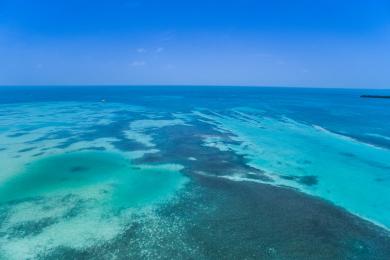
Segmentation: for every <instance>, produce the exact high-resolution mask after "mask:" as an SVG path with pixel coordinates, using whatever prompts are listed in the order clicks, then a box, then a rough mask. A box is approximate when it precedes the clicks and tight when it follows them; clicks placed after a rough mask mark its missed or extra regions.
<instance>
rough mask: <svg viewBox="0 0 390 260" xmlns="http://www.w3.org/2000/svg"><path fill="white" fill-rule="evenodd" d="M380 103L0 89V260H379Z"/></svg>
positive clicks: (385, 171) (386, 164) (326, 97)
mask: <svg viewBox="0 0 390 260" xmlns="http://www.w3.org/2000/svg"><path fill="white" fill-rule="evenodd" d="M364 94H369V95H390V90H368V89H367V90H365V89H321V88H271V87H234V86H231V87H216V86H214V87H213V86H210V87H206V86H203V87H200V86H199V87H198V86H138V87H137V86H79V87H78V86H45V87H40V86H35V87H32V86H29V87H27V86H26V87H24V86H8V87H6V86H5V87H0V166H1V167H0V259H85V258H87V259H89V258H93V259H129V258H130V259H169V258H173V259H389V258H390V232H389V228H390V99H377V98H375V99H373V98H361V97H360V96H361V95H364Z"/></svg>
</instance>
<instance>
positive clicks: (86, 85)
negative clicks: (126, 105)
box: [0, 84, 390, 90]
mask: <svg viewBox="0 0 390 260" xmlns="http://www.w3.org/2000/svg"><path fill="white" fill-rule="evenodd" d="M4 87H201V88H208V87H233V88H289V89H294V88H296V89H350V90H351V89H356V90H390V87H389V88H384V87H383V88H381V87H374V88H368V87H330V86H279V85H278V86H267V85H210V84H199V85H195V84H42V85H38V84H27V85H16V84H10V85H1V84H0V88H4Z"/></svg>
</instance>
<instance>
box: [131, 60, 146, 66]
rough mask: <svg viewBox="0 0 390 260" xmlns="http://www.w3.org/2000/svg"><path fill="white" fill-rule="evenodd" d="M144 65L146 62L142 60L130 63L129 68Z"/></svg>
mask: <svg viewBox="0 0 390 260" xmlns="http://www.w3.org/2000/svg"><path fill="white" fill-rule="evenodd" d="M145 65H146V61H143V60H135V61H133V62H132V63H130V66H132V67H142V66H145Z"/></svg>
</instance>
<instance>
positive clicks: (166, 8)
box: [0, 0, 390, 88]
mask: <svg viewBox="0 0 390 260" xmlns="http://www.w3.org/2000/svg"><path fill="white" fill-rule="evenodd" d="M68 84H69V85H77V84H89V85H90V84H129V85H137V84H145V85H154V84H163V85H169V84H187V85H253V86H305V87H364V88H390V1H388V0H377V1H375V0H373V1H369V0H365V1H360V0H354V1H352V0H344V1H340V0H337V1H336V0H317V1H313V0H311V1H309V0H295V1H292V0H290V1H287V0H272V1H271V0H268V1H262V0H257V1H255V0H241V1H238V0H236V1H228V0H225V1H212V0H208V1H206V0H197V1H190V0H188V1H184V0H181V1H179V0H165V1H162V0H160V1H157V0H154V1H153V0H144V1H141V0H139V1H137V0H111V1H108V0H100V1H99V0H95V1H90V0H89V1H87V0H63V1H59V0H58V1H55V0H41V1H36V0H25V1H22V0H0V85H68Z"/></svg>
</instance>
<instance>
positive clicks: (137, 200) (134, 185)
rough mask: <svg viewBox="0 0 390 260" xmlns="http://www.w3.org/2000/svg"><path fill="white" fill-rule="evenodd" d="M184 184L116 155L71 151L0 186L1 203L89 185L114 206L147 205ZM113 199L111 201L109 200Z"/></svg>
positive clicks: (39, 162) (166, 171) (170, 174)
mask: <svg viewBox="0 0 390 260" xmlns="http://www.w3.org/2000/svg"><path fill="white" fill-rule="evenodd" d="M184 183H185V177H184V176H182V175H181V174H180V173H179V172H177V171H174V170H170V169H164V168H158V167H149V168H141V167H135V166H132V165H131V163H130V161H129V160H128V159H126V158H124V157H122V156H121V155H119V154H115V153H108V152H74V153H66V154H60V155H53V156H49V157H47V158H43V159H41V160H37V161H34V162H32V163H31V164H29V165H27V166H26V167H25V169H24V170H23V171H22V172H20V173H16V174H15V176H14V177H11V178H9V180H8V181H5V182H3V183H2V184H1V186H0V198H1V199H0V202H9V201H13V200H23V199H30V198H34V197H42V196H43V197H45V196H52V195H64V194H67V193H76V194H77V192H80V191H82V190H83V189H85V188H89V187H95V186H97V187H99V188H100V190H99V192H102V193H109V194H110V196H109V197H111V198H110V203H111V205H113V206H116V207H133V206H142V205H148V204H150V203H153V202H156V201H162V200H164V199H165V198H166V197H167V196H168V197H169V196H170V195H172V193H174V192H175V191H176V189H178V188H180V187H181V185H183V184H184ZM111 200H112V201H111Z"/></svg>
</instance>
